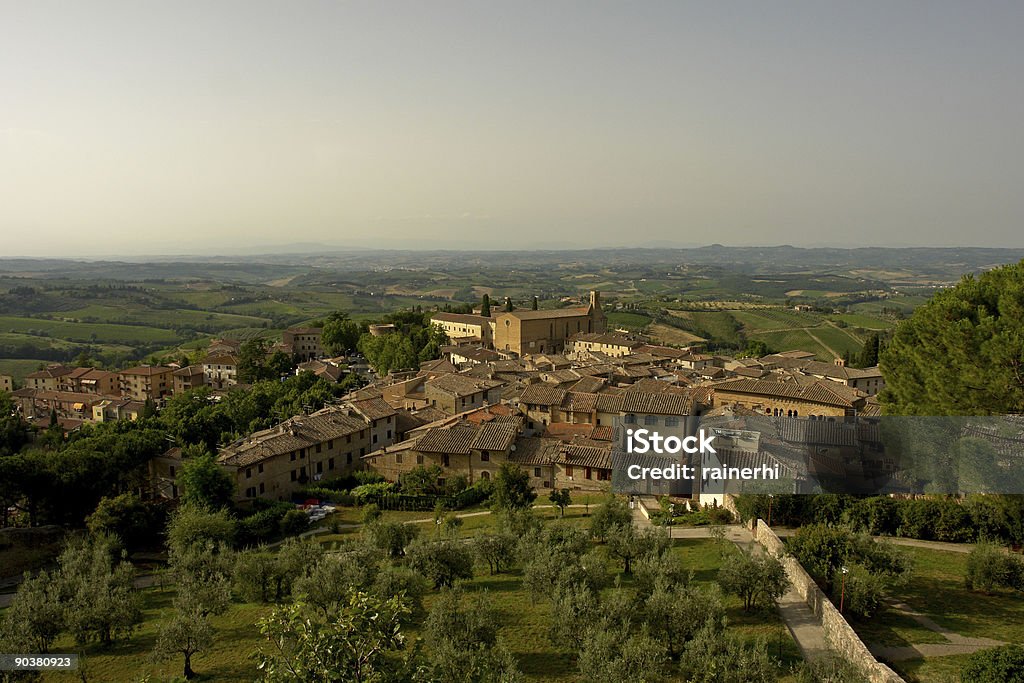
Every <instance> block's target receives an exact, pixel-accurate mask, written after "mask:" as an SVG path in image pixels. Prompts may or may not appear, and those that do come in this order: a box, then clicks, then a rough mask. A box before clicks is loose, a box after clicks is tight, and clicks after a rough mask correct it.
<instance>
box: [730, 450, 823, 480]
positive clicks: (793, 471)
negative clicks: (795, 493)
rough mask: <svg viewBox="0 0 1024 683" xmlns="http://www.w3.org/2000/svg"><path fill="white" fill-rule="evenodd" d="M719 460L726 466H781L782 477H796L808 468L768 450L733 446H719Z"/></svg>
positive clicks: (800, 475) (780, 474) (753, 467)
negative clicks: (740, 448)
mask: <svg viewBox="0 0 1024 683" xmlns="http://www.w3.org/2000/svg"><path fill="white" fill-rule="evenodd" d="M717 451H718V461H719V462H721V463H722V465H723V466H724V467H741V468H742V467H749V468H751V469H760V468H761V467H762V466H764V465H767V466H768V467H778V468H779V478H780V479H795V478H798V477H802V476H803V475H805V474H806V468H800V469H799V470H798V469H797V467H796V463H795V462H791V461H789V460H782V459H780V458H777V457H775V456H774V455H772V454H771V453H769V452H767V451H756V452H754V451H741V450H735V449H732V448H718V449H717Z"/></svg>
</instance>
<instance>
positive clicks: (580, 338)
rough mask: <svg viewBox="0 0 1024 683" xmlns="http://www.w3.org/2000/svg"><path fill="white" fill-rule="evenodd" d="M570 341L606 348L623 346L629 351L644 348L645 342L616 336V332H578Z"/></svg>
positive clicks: (619, 335) (620, 335)
mask: <svg viewBox="0 0 1024 683" xmlns="http://www.w3.org/2000/svg"><path fill="white" fill-rule="evenodd" d="M569 341H574V342H590V343H591V344H603V345H604V346H622V347H625V348H629V349H635V348H637V347H638V346H643V342H640V341H637V340H636V339H630V338H629V337H627V336H625V335H622V334H615V333H614V332H577V333H576V334H574V335H573V336H572V337H570V338H569Z"/></svg>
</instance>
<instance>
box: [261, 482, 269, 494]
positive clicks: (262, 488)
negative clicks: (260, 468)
mask: <svg viewBox="0 0 1024 683" xmlns="http://www.w3.org/2000/svg"><path fill="white" fill-rule="evenodd" d="M266 490H267V487H266V486H265V485H264V484H263V482H262V481H261V482H260V493H265V492H266Z"/></svg>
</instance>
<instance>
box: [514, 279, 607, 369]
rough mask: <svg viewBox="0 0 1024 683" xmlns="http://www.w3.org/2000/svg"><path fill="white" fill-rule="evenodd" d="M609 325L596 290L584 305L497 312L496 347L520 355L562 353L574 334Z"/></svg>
mask: <svg viewBox="0 0 1024 683" xmlns="http://www.w3.org/2000/svg"><path fill="white" fill-rule="evenodd" d="M606 329H607V318H605V315H604V311H602V310H601V295H600V292H597V291H593V292H591V293H590V303H589V304H588V305H587V306H584V307H579V308H558V309H552V310H542V311H510V312H503V313H498V314H496V315H495V318H494V348H495V349H497V350H499V351H506V352H508V353H513V354H516V355H520V356H522V355H526V354H532V353H561V352H562V351H563V350H564V349H565V348H566V345H567V343H568V341H569V339H570V338H571V337H572V336H573V335H575V334H579V333H581V332H598V333H600V332H605V331H606Z"/></svg>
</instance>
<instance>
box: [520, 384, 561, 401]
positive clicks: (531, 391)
mask: <svg viewBox="0 0 1024 683" xmlns="http://www.w3.org/2000/svg"><path fill="white" fill-rule="evenodd" d="M566 393H567V392H566V391H565V389H562V388H560V387H556V386H552V385H551V384H544V383H543V382H541V383H538V384H531V385H530V386H528V387H526V389H524V390H523V393H522V395H521V396H520V397H519V402H520V403H525V404H527V405H538V406H557V405H560V404H561V403H562V401H563V400H564V399H565V395H566Z"/></svg>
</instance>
